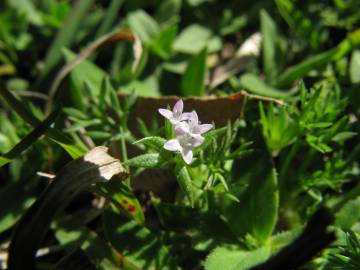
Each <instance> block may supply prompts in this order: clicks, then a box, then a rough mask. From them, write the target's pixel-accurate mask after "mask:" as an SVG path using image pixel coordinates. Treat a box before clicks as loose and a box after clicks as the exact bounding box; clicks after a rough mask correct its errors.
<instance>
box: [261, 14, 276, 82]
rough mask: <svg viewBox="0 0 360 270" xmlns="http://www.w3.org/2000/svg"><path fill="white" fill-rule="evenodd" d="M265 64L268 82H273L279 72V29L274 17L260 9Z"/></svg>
mask: <svg viewBox="0 0 360 270" xmlns="http://www.w3.org/2000/svg"><path fill="white" fill-rule="evenodd" d="M260 22H261V34H262V49H263V65H264V71H265V75H266V82H268V83H270V84H272V83H273V82H274V80H275V78H276V76H277V74H278V61H277V59H276V52H277V44H276V43H277V38H278V36H277V29H276V24H275V22H274V21H273V19H272V18H271V17H270V16H269V14H268V13H267V12H266V10H261V11H260Z"/></svg>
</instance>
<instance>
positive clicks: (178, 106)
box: [173, 99, 184, 115]
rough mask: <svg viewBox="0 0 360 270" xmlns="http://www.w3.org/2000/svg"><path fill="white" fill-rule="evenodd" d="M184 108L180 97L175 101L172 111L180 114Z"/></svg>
mask: <svg viewBox="0 0 360 270" xmlns="http://www.w3.org/2000/svg"><path fill="white" fill-rule="evenodd" d="M183 109H184V102H183V101H182V99H179V100H178V102H176V103H175V105H174V108H173V112H174V114H179V115H180V114H182V112H183Z"/></svg>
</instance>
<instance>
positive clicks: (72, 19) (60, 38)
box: [42, 0, 94, 78]
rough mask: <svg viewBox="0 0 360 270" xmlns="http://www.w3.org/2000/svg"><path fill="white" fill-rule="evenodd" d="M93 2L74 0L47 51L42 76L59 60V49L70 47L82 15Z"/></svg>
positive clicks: (89, 0)
mask: <svg viewBox="0 0 360 270" xmlns="http://www.w3.org/2000/svg"><path fill="white" fill-rule="evenodd" d="M93 3H94V0H81V1H76V4H75V5H74V7H73V9H72V11H71V12H70V13H69V15H68V16H67V18H66V20H65V23H64V25H63V26H62V27H61V28H60V30H59V32H58V33H57V35H56V37H55V39H54V41H53V43H52V44H51V47H50V49H49V50H48V51H47V54H46V58H45V64H44V69H43V72H42V78H44V77H45V76H46V75H47V74H48V73H49V72H50V71H51V70H52V69H53V68H54V67H55V66H56V65H57V64H58V63H59V61H60V59H61V50H62V49H63V48H64V47H70V45H71V44H72V42H73V41H74V37H76V32H77V31H78V28H79V26H80V24H81V22H82V20H83V18H84V15H85V14H86V12H87V11H88V9H89V8H90V7H91V5H92V4H93Z"/></svg>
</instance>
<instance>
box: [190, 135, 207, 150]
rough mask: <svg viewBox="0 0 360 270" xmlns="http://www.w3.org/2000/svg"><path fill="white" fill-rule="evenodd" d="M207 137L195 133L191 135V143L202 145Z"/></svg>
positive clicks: (194, 145)
mask: <svg viewBox="0 0 360 270" xmlns="http://www.w3.org/2000/svg"><path fill="white" fill-rule="evenodd" d="M204 140H205V138H204V137H203V136H201V135H197V134H196V135H193V136H192V137H191V144H192V147H197V146H199V145H201V144H202V143H203V142H204Z"/></svg>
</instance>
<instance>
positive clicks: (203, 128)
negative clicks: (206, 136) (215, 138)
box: [198, 124, 213, 134]
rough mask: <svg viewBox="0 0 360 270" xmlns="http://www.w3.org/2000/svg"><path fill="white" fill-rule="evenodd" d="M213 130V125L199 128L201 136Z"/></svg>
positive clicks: (204, 125)
mask: <svg viewBox="0 0 360 270" xmlns="http://www.w3.org/2000/svg"><path fill="white" fill-rule="evenodd" d="M212 128H213V125H212V124H202V125H199V126H198V130H199V134H203V133H205V132H207V131H209V130H210V129H212Z"/></svg>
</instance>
